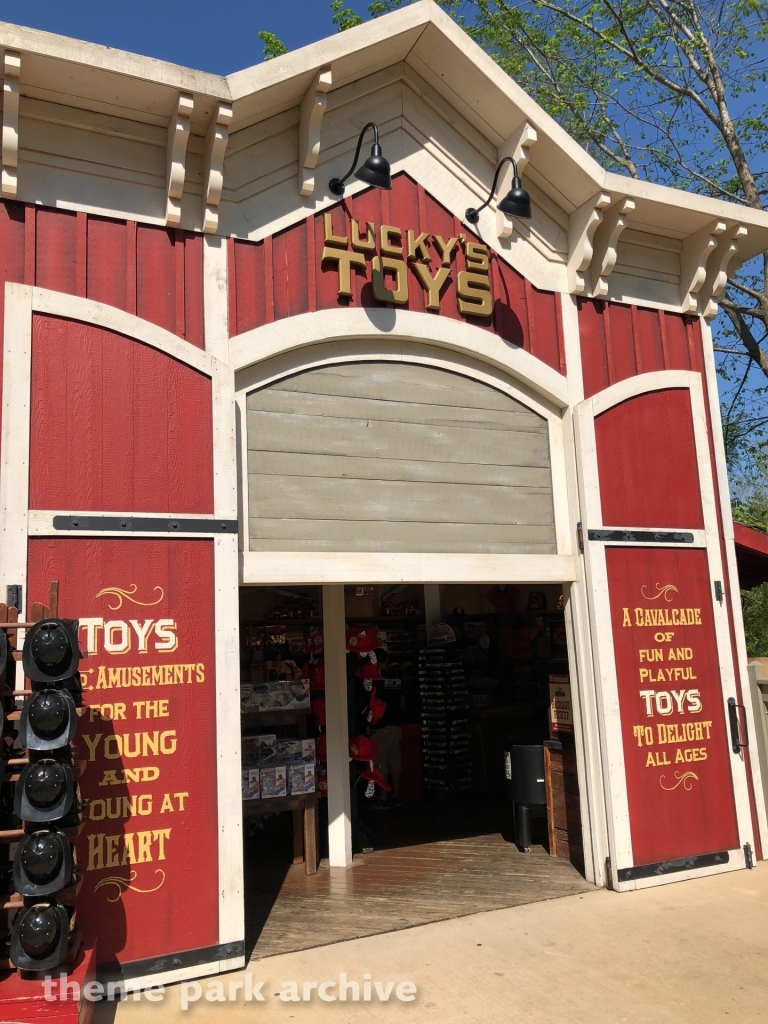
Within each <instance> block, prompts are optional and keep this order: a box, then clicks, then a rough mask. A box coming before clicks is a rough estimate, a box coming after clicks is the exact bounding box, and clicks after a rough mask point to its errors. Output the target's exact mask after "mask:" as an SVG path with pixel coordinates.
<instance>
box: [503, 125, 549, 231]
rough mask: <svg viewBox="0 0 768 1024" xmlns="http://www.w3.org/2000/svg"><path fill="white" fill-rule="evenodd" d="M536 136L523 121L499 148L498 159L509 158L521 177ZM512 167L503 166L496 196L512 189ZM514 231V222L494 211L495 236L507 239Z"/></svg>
mask: <svg viewBox="0 0 768 1024" xmlns="http://www.w3.org/2000/svg"><path fill="white" fill-rule="evenodd" d="M538 138H539V136H538V134H537V132H536V129H535V128H534V127H533V125H531V124H529V123H528V121H523V123H522V124H521V125H520V127H519V128H518V129H517V130H516V131H514V132H513V133H512V134H511V135H510V137H509V138H508V139H507V141H506V142H503V143H502V144H501V146H500V147H499V151H498V158H499V160H503V159H504V157H507V156H511V157H512V158H513V159H514V161H515V163H516V164H517V170H518V173H519V174H520V176H521V177H522V175H523V171H524V170H525V168H526V166H527V164H528V161H529V160H530V159H531V155H530V153H529V150H530V149H531V148H532V147H533V146H535V145H536V142H537V141H538ZM512 173H513V172H512V165H511V164H505V165H504V169H503V170H502V172H501V178H500V179H499V185H498V190H497V193H496V194H497V195H499V196H503V195H506V193H507V192H509V190H510V189H511V188H512ZM514 230H515V222H514V220H513V218H512V217H507V215H506V214H505V213H502V212H501V210H497V211H496V234H497V236H498V237H499V238H509V236H510V235H511V234H512V233H513V232H514Z"/></svg>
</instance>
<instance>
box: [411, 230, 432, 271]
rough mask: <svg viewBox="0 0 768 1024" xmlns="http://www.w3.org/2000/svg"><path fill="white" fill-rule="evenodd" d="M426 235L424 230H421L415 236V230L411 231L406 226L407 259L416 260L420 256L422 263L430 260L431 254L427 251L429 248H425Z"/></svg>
mask: <svg viewBox="0 0 768 1024" xmlns="http://www.w3.org/2000/svg"><path fill="white" fill-rule="evenodd" d="M428 237H429V236H428V235H427V232H426V231H422V232H421V234H420V235H418V236H417V235H416V232H415V231H411V229H410V228H408V232H407V235H406V239H407V244H408V259H409V260H416V259H419V258H421V260H422V262H424V263H431V262H432V256H431V254H430V252H429V249H428V248H427V238H428Z"/></svg>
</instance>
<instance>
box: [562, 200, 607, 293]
mask: <svg viewBox="0 0 768 1024" xmlns="http://www.w3.org/2000/svg"><path fill="white" fill-rule="evenodd" d="M610 205H611V197H610V195H609V194H608V193H607V192H598V193H597V195H596V196H593V197H592V198H591V199H588V200H587V202H586V203H583V204H582V205H581V206H580V207H579V208H578V209H576V210H574V211H573V213H572V214H571V219H570V227H569V228H568V266H567V270H568V287H569V289H570V291H571V292H572V293H573V294H574V295H581V294H583V292H584V291H585V289H586V280H585V277H584V272H585V271H586V269H587V268H588V267H589V265H590V263H591V262H592V252H593V248H592V239H593V238H594V237H595V232H596V231H597V229H598V227H599V226H600V224H601V223H602V220H603V213H602V211H603V210H605V209H606V207H608V206H610Z"/></svg>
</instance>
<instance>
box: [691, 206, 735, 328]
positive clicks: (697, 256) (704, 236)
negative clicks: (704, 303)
mask: <svg viewBox="0 0 768 1024" xmlns="http://www.w3.org/2000/svg"><path fill="white" fill-rule="evenodd" d="M727 228H728V225H727V224H726V223H725V221H724V220H713V221H712V222H711V223H710V224H705V225H704V227H703V228H699V230H698V231H694V233H693V234H692V235H688V237H687V238H686V239H685V240H684V241H683V249H682V252H681V253H680V307H681V309H682V311H683V313H696V312H698V308H699V295H698V293H699V292H700V291H701V289H702V286H703V285H704V282H705V281H706V279H707V261H708V260H709V257H710V256H711V255H712V252H713V251H714V250H715V249H716V248H717V240H718V238H719V237H720V235H722V234H724V233H725V231H726V230H727Z"/></svg>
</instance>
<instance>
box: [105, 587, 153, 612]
mask: <svg viewBox="0 0 768 1024" xmlns="http://www.w3.org/2000/svg"><path fill="white" fill-rule="evenodd" d="M138 589H139V588H138V587H137V586H136V584H135V583H134V584H133V585H132V586H130V587H128V588H127V590H124V589H123V588H122V587H104V589H103V590H100V591H99V592H98V594H97V595H96V597H103V596H104V595H105V594H111V595H112V597H115V598H117V604H111V605H110V606H109V607H110V610H111V611H113V612H116V611H117V610H118V608H122V607H123V598H125V600H126V601H130V602H131V604H139V605H141V607H142V608H153V607H154V606H155V605H156V604H160V602H161V601H162V600H163V598H164V597H165V591H164V590H163V588H162V587H155V588H154V590H155V593H157V591H158V590H159V591H160V597H158V599H157V600H156V601H139V600H137V598H135V597H134V596H133V595H134V594H135V593H136V591H137V590H138Z"/></svg>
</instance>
